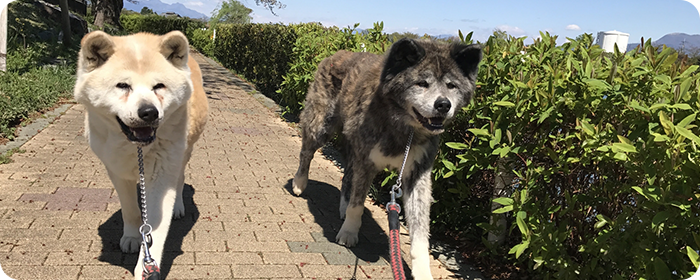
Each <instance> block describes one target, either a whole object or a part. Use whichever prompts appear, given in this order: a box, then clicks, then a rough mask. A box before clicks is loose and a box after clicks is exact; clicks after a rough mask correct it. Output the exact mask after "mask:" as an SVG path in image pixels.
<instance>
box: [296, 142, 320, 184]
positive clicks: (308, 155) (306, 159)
mask: <svg viewBox="0 0 700 280" xmlns="http://www.w3.org/2000/svg"><path fill="white" fill-rule="evenodd" d="M305 134H306V133H302V140H301V141H302V144H301V152H300V153H299V168H298V169H297V173H296V174H295V175H294V180H292V191H293V192H294V194H296V195H300V194H301V193H302V192H304V190H305V189H306V184H307V183H308V181H309V168H310V167H311V160H312V159H313V158H314V153H315V152H316V150H317V149H318V148H320V147H321V146H322V145H323V143H320V142H318V141H316V139H313V138H312V137H308V136H305ZM314 138H315V137H314Z"/></svg>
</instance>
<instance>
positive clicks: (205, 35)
mask: <svg viewBox="0 0 700 280" xmlns="http://www.w3.org/2000/svg"><path fill="white" fill-rule="evenodd" d="M213 35H214V31H213V30H212V29H204V28H194V29H192V28H191V29H190V30H189V31H188V32H187V39H188V40H189V41H190V45H192V46H193V47H194V48H195V49H197V50H198V51H200V52H201V53H203V54H204V55H206V56H209V57H214V40H213V38H212V36H213Z"/></svg>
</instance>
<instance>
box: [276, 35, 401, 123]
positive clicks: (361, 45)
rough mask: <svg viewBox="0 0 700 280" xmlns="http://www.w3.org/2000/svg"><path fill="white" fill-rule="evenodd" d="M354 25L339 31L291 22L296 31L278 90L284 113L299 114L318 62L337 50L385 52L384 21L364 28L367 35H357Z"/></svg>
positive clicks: (386, 43) (386, 42)
mask: <svg viewBox="0 0 700 280" xmlns="http://www.w3.org/2000/svg"><path fill="white" fill-rule="evenodd" d="M357 26H359V24H355V26H354V27H352V28H350V27H346V28H343V29H342V30H341V29H339V28H337V27H335V26H334V27H330V28H327V27H323V26H322V25H321V24H320V23H305V24H298V25H292V27H293V28H294V31H295V32H296V34H297V39H296V42H295V43H294V48H293V49H292V51H293V54H292V57H294V59H293V60H292V61H291V64H290V66H289V71H288V72H287V73H285V75H284V81H283V82H282V84H281V85H280V89H279V90H277V93H279V94H280V98H281V101H282V104H284V105H285V107H286V113H291V114H298V113H299V112H301V110H302V109H303V108H304V104H303V102H304V99H306V91H307V90H308V88H309V84H311V82H313V78H314V73H316V70H317V69H318V64H319V63H321V61H322V60H323V59H325V58H327V57H329V56H331V55H333V54H334V53H336V52H337V51H339V50H349V51H368V50H369V51H370V52H373V53H384V51H385V48H386V45H388V41H387V39H386V35H384V34H383V33H382V28H383V26H384V24H383V23H375V25H374V28H370V29H367V30H366V31H367V34H368V35H367V36H362V35H360V34H359V33H358V32H357V31H356V30H355V28H357Z"/></svg>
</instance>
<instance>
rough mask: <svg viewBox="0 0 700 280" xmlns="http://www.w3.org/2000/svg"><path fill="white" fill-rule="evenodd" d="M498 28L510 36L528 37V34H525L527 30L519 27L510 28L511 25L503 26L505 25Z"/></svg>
mask: <svg viewBox="0 0 700 280" xmlns="http://www.w3.org/2000/svg"><path fill="white" fill-rule="evenodd" d="M496 28H497V29H500V30H502V31H505V32H506V33H508V35H511V36H515V37H521V36H525V35H527V32H525V30H523V29H522V28H520V27H517V26H510V25H505V24H503V25H499V26H496Z"/></svg>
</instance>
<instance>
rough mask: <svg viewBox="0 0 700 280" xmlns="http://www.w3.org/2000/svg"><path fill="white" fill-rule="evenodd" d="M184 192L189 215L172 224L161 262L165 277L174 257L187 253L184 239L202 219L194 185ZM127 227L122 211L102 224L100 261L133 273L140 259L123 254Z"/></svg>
mask: <svg viewBox="0 0 700 280" xmlns="http://www.w3.org/2000/svg"><path fill="white" fill-rule="evenodd" d="M182 193H183V200H184V203H185V217H183V218H182V219H179V220H173V221H172V222H171V223H170V231H168V239H167V240H165V252H163V257H162V258H161V261H160V263H159V265H160V270H161V278H162V279H166V277H167V276H168V273H169V272H170V267H171V266H172V264H173V260H175V258H176V257H177V256H179V255H182V254H183V253H184V252H183V251H182V240H183V238H184V237H185V236H186V235H187V233H188V232H189V231H190V230H192V227H193V226H194V224H195V223H196V221H197V219H199V210H198V209H197V205H195V204H194V201H193V199H192V197H193V195H194V188H193V187H192V186H191V185H189V184H185V187H184V189H183V191H182ZM123 227H124V222H123V221H122V210H119V211H117V212H115V213H114V214H113V215H112V217H110V218H109V219H108V220H107V221H105V222H104V223H103V224H102V225H100V226H99V227H98V229H97V230H98V234H99V235H100V237H101V238H102V253H101V254H100V257H99V258H98V260H99V261H102V262H107V263H109V264H112V265H116V266H121V267H123V268H125V269H126V270H128V271H130V272H133V271H134V268H135V267H136V263H137V262H138V260H137V259H138V254H136V253H134V254H126V253H122V251H121V249H120V247H119V240H120V239H121V237H122V232H123ZM127 278H128V277H127Z"/></svg>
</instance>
